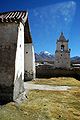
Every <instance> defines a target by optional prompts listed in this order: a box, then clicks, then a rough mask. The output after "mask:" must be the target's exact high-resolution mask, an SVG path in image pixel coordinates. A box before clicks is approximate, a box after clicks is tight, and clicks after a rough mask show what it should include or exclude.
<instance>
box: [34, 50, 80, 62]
mask: <svg viewBox="0 0 80 120" xmlns="http://www.w3.org/2000/svg"><path fill="white" fill-rule="evenodd" d="M54 58H55V56H54V55H52V54H51V53H49V52H48V51H42V52H40V53H39V54H37V53H35V59H36V61H54ZM71 62H73V63H80V57H79V56H74V57H71Z"/></svg>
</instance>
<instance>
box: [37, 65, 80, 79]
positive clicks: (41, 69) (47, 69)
mask: <svg viewBox="0 0 80 120" xmlns="http://www.w3.org/2000/svg"><path fill="white" fill-rule="evenodd" d="M36 77H37V78H51V77H75V78H77V79H80V69H74V68H73V69H54V67H53V66H49V65H41V66H37V67H36Z"/></svg>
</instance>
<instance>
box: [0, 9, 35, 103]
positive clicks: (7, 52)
mask: <svg viewBox="0 0 80 120" xmlns="http://www.w3.org/2000/svg"><path fill="white" fill-rule="evenodd" d="M24 77H25V78H24ZM34 78H35V57H34V47H33V43H32V38H31V34H30V29H29V22H28V12H26V11H11V12H4V13H0V101H4V100H8V101H15V100H16V99H17V98H18V97H19V95H20V94H21V93H22V92H23V91H24V79H25V80H32V79H34Z"/></svg>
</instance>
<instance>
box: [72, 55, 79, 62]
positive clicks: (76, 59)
mask: <svg viewBox="0 0 80 120" xmlns="http://www.w3.org/2000/svg"><path fill="white" fill-rule="evenodd" d="M71 62H73V63H80V57H79V56H75V57H72V58H71Z"/></svg>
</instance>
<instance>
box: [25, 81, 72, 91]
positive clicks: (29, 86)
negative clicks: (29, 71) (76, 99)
mask: <svg viewBox="0 0 80 120" xmlns="http://www.w3.org/2000/svg"><path fill="white" fill-rule="evenodd" d="M24 88H25V90H53V91H66V90H69V89H71V87H69V86H50V85H39V84H33V83H31V82H24Z"/></svg>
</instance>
